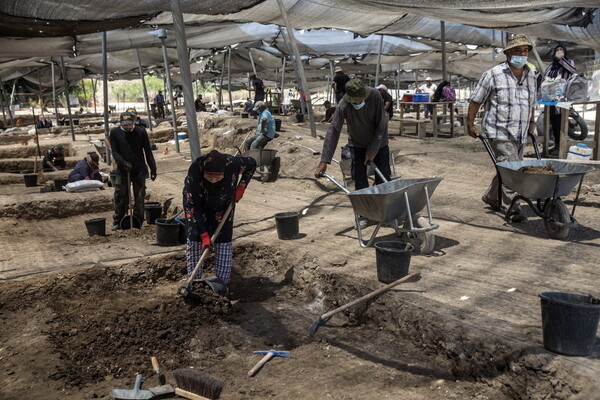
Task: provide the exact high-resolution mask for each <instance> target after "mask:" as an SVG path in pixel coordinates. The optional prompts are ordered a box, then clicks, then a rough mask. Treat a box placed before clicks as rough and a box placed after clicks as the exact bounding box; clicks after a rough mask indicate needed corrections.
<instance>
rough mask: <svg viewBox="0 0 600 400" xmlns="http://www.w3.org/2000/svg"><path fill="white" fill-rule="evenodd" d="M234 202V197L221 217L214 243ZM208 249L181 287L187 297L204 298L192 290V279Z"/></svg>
mask: <svg viewBox="0 0 600 400" xmlns="http://www.w3.org/2000/svg"><path fill="white" fill-rule="evenodd" d="M234 203H235V199H233V200H232V201H231V203H230V204H229V206H228V207H227V210H225V214H223V218H221V222H219V225H217V229H216V230H215V233H213V235H212V237H211V238H210V242H211V243H214V241H215V240H217V237H218V236H219V233H220V232H221V228H223V225H225V222H226V221H227V219H228V218H229V214H230V213H231V210H232V209H233V205H234ZM207 249H208V248H207V247H205V248H204V249H202V254H201V255H200V259H199V260H198V263H196V267H195V268H194V270H193V271H192V273H191V275H190V276H189V277H188V278H187V280H186V281H185V283H184V284H183V286H182V287H181V289H180V293H181V295H182V296H183V297H184V298H186V297H191V298H202V295H200V294H198V293H194V292H192V291H191V290H190V286H191V284H192V281H193V280H194V277H195V276H196V274H197V273H198V270H199V269H200V266H201V265H202V263H203V262H204V260H205V259H206V257H207V256H208V254H209V252H208V251H207Z"/></svg>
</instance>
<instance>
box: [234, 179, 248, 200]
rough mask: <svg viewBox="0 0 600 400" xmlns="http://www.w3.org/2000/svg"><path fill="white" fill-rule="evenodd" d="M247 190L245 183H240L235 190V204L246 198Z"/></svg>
mask: <svg viewBox="0 0 600 400" xmlns="http://www.w3.org/2000/svg"><path fill="white" fill-rule="evenodd" d="M245 190H246V184H245V183H240V184H239V185H238V186H237V187H236V188H235V202H236V203H237V202H238V201H240V200H241V199H242V197H244V191H245Z"/></svg>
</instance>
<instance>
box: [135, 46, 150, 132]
mask: <svg viewBox="0 0 600 400" xmlns="http://www.w3.org/2000/svg"><path fill="white" fill-rule="evenodd" d="M135 55H136V56H137V61H138V68H139V70H140V79H141V80H142V89H143V92H144V106H145V107H146V112H147V113H148V126H149V127H150V132H152V112H151V111H150V102H149V101H148V90H147V89H146V79H145V78H144V69H143V68H142V58H141V57H140V50H139V49H135Z"/></svg>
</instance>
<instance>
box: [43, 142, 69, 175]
mask: <svg viewBox="0 0 600 400" xmlns="http://www.w3.org/2000/svg"><path fill="white" fill-rule="evenodd" d="M42 164H43V165H44V169H50V170H52V171H58V170H59V169H65V168H66V166H67V163H66V162H65V149H64V148H63V145H62V144H57V145H56V146H52V147H51V148H49V149H48V150H47V151H46V154H44V160H43V162H42Z"/></svg>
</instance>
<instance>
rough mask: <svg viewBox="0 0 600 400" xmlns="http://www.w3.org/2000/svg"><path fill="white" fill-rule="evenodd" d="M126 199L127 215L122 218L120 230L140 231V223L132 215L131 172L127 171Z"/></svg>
mask: <svg viewBox="0 0 600 400" xmlns="http://www.w3.org/2000/svg"><path fill="white" fill-rule="evenodd" d="M127 197H129V215H126V216H124V217H123V218H122V219H121V223H120V224H119V225H120V227H121V229H122V230H126V229H133V228H136V229H140V228H141V227H142V222H141V221H140V220H139V219H138V218H137V217H136V216H134V215H133V202H132V200H133V196H132V192H131V171H127Z"/></svg>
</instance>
